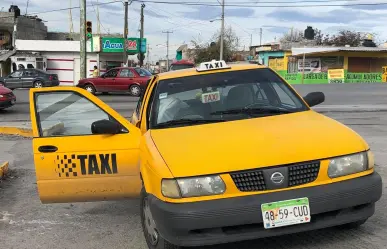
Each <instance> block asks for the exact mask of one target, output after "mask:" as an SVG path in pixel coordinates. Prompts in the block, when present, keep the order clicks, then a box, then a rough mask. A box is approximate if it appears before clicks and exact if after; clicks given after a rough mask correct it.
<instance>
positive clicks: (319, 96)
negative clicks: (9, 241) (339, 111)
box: [304, 92, 325, 107]
mask: <svg viewBox="0 0 387 249" xmlns="http://www.w3.org/2000/svg"><path fill="white" fill-rule="evenodd" d="M304 100H305V102H306V103H307V104H308V105H309V106H310V107H312V106H315V105H318V104H321V103H322V102H324V101H325V95H324V93H323V92H311V93H308V94H307V95H306V96H305V97H304Z"/></svg>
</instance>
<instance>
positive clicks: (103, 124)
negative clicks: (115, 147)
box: [91, 119, 122, 134]
mask: <svg viewBox="0 0 387 249" xmlns="http://www.w3.org/2000/svg"><path fill="white" fill-rule="evenodd" d="M121 128H122V127H121V125H120V124H118V123H116V122H114V121H111V120H106V119H103V120H98V121H95V122H93V123H92V124H91V132H92V133H93V134H118V133H120V132H121Z"/></svg>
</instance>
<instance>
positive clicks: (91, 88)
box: [83, 84, 95, 94]
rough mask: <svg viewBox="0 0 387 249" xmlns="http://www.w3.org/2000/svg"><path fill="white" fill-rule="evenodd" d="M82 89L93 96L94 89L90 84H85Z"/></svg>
mask: <svg viewBox="0 0 387 249" xmlns="http://www.w3.org/2000/svg"><path fill="white" fill-rule="evenodd" d="M83 88H84V89H85V90H86V91H88V92H89V93H92V94H95V88H94V86H93V85H92V84H86V85H85V86H84V87H83Z"/></svg>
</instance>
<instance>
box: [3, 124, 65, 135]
mask: <svg viewBox="0 0 387 249" xmlns="http://www.w3.org/2000/svg"><path fill="white" fill-rule="evenodd" d="M63 129H64V124H63V123H62V122H59V123H57V124H55V125H53V126H51V127H49V128H46V129H44V130H43V136H45V137H46V136H50V134H53V133H57V132H59V131H61V130H63ZM0 134H5V135H16V136H22V137H30V138H32V137H33V133H32V128H26V127H15V126H0Z"/></svg>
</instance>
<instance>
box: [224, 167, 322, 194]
mask: <svg viewBox="0 0 387 249" xmlns="http://www.w3.org/2000/svg"><path fill="white" fill-rule="evenodd" d="M283 167H287V168H288V175H287V176H285V177H287V178H288V187H294V186H299V185H303V184H307V183H310V182H313V181H315V180H316V179H317V176H318V173H319V170H320V162H307V163H298V164H291V165H286V166H279V167H278V168H283ZM266 169H273V167H270V168H262V169H254V170H248V171H243V172H236V173H231V174H230V176H231V178H232V180H233V181H234V183H235V186H236V187H237V188H238V189H239V191H242V192H252V191H265V190H267V183H266V181H270V180H269V179H265V177H264V174H263V172H264V171H265V170H266Z"/></svg>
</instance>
